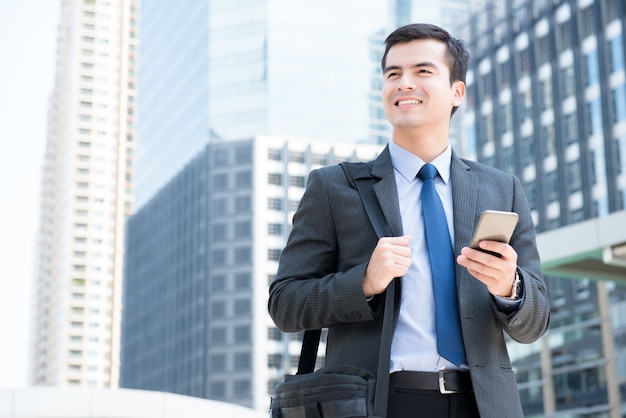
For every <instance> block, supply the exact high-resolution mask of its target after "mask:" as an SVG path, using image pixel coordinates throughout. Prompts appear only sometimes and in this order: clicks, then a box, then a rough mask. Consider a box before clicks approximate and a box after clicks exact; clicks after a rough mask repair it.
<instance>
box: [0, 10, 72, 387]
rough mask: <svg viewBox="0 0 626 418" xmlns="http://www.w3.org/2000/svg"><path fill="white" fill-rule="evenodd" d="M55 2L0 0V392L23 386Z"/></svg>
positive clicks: (52, 58)
mask: <svg viewBox="0 0 626 418" xmlns="http://www.w3.org/2000/svg"><path fill="white" fill-rule="evenodd" d="M60 4H61V2H60V1H59V0H0V35H1V36H0V390H2V389H9V388H19V387H25V386H26V385H27V381H28V378H27V376H28V352H29V344H28V342H29V332H30V317H31V292H32V282H33V280H34V268H33V267H34V264H35V259H34V256H35V238H36V230H37V222H38V221H37V220H38V215H39V189H40V187H39V182H40V178H41V165H42V162H43V155H44V149H45V138H46V113H47V102H48V97H49V95H50V93H51V92H52V87H53V81H54V65H55V50H56V42H55V40H56V26H57V23H58V16H59V9H60Z"/></svg>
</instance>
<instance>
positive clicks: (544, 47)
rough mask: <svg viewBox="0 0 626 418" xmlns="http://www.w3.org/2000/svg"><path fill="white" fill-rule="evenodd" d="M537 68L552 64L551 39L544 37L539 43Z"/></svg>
mask: <svg viewBox="0 0 626 418" xmlns="http://www.w3.org/2000/svg"><path fill="white" fill-rule="evenodd" d="M536 51H537V66H541V65H543V64H545V63H547V62H550V38H549V37H548V36H547V35H546V36H542V37H541V38H539V41H538V43H537V48H536Z"/></svg>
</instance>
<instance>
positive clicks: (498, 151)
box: [460, 0, 626, 418]
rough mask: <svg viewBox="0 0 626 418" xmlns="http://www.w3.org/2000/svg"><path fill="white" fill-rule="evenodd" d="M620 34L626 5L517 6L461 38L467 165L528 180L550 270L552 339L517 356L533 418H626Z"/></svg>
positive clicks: (608, 1)
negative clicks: (467, 55)
mask: <svg viewBox="0 0 626 418" xmlns="http://www.w3.org/2000/svg"><path fill="white" fill-rule="evenodd" d="M625 29H626V2H624V1H623V0H582V1H580V0H557V1H510V2H493V3H491V4H489V5H488V6H486V7H485V8H483V9H481V10H478V11H477V13H475V14H473V16H472V17H471V19H470V21H469V22H468V23H467V25H464V33H461V35H460V37H461V38H463V39H465V40H466V42H467V45H468V47H469V50H470V52H471V54H472V61H471V63H470V64H471V69H470V72H469V74H468V96H467V100H466V104H465V107H466V109H465V113H464V118H463V123H464V136H465V139H466V147H465V150H466V151H467V154H468V155H467V156H468V157H470V158H475V159H477V160H478V161H481V162H484V163H487V164H489V165H493V166H496V167H499V168H501V169H503V170H506V171H510V172H512V173H515V174H517V175H518V176H519V177H520V179H521V180H522V182H523V183H524V186H525V188H526V191H527V195H528V198H529V203H530V206H531V210H532V214H533V217H534V220H535V224H536V227H537V230H538V232H540V234H539V236H538V241H539V243H540V245H541V248H540V249H542V250H543V251H542V257H543V256H544V255H545V256H546V262H545V263H544V273H545V274H546V275H547V283H548V286H549V293H550V298H551V302H552V307H553V312H552V322H551V325H550V330H549V332H548V334H547V336H546V337H545V338H543V339H542V340H541V341H539V342H537V343H535V344H532V345H530V346H519V345H517V344H511V347H510V351H511V353H512V355H513V359H514V367H515V369H516V371H517V377H518V382H519V387H520V391H521V395H522V400H523V403H524V410H525V413H526V415H527V416H529V417H542V416H553V417H583V416H584V417H598V418H599V417H609V416H610V417H618V416H622V415H621V414H622V413H623V411H626V407H625V406H624V405H625V404H624V403H623V401H622V399H625V396H624V395H625V394H626V385H625V382H626V341H625V335H626V327H625V320H626V311H625V309H624V306H625V303H624V300H625V299H626V287H625V286H624V281H625V280H626V270H624V268H623V266H621V267H620V268H613V267H611V266H615V265H618V266H619V265H620V263H616V262H615V260H613V261H611V260H609V259H610V258H611V257H608V258H607V257H606V254H609V255H610V254H616V253H617V250H618V249H619V248H622V247H623V245H624V243H625V242H626V228H624V219H625V216H624V214H625V213H626V212H624V211H625V207H626V73H625V67H626V64H625V60H624V56H625V55H626V50H625V47H626V43H625V42H624V39H625V35H624V34H625V33H626V30H625ZM602 229H604V230H611V232H612V233H613V235H614V237H613V239H612V241H611V242H610V243H609V244H606V243H604V244H598V246H597V247H595V248H593V249H587V250H586V252H584V253H583V252H579V251H578V248H579V247H581V243H580V242H595V241H596V240H597V236H598V235H601V234H599V233H597V231H600V230H602ZM579 241H580V242H579ZM603 246H606V247H603ZM555 247H558V248H555ZM557 252H558V253H559V255H558V257H556V258H554V257H553V254H555V253H557ZM602 254H604V255H605V256H604V257H603V256H602ZM548 261H549V262H548Z"/></svg>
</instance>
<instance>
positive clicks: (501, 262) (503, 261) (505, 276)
mask: <svg viewBox="0 0 626 418" xmlns="http://www.w3.org/2000/svg"><path fill="white" fill-rule="evenodd" d="M479 245H480V248H482V249H483V250H487V251H492V252H495V253H498V254H500V255H501V256H502V257H496V256H495V255H492V254H488V253H485V252H482V251H478V250H474V249H472V248H469V247H463V248H462V249H461V254H460V255H459V256H458V257H457V258H456V261H457V263H459V264H460V265H462V266H463V267H465V268H466V269H467V271H468V272H469V274H471V275H472V276H474V277H475V278H476V279H478V280H480V281H481V282H483V283H484V284H485V286H487V290H488V291H489V293H491V294H492V295H494V296H500V297H509V296H511V292H512V290H513V281H514V280H515V270H516V269H517V253H516V252H515V250H514V249H513V247H511V246H510V245H509V244H505V243H503V242H498V241H481V242H480V243H479Z"/></svg>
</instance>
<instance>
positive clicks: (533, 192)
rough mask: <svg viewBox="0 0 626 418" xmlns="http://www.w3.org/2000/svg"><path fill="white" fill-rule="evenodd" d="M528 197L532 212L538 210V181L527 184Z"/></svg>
mask: <svg viewBox="0 0 626 418" xmlns="http://www.w3.org/2000/svg"><path fill="white" fill-rule="evenodd" d="M525 189H526V196H527V199H528V206H530V209H531V210H535V209H537V181H536V180H533V181H531V182H528V183H526V187H525Z"/></svg>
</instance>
